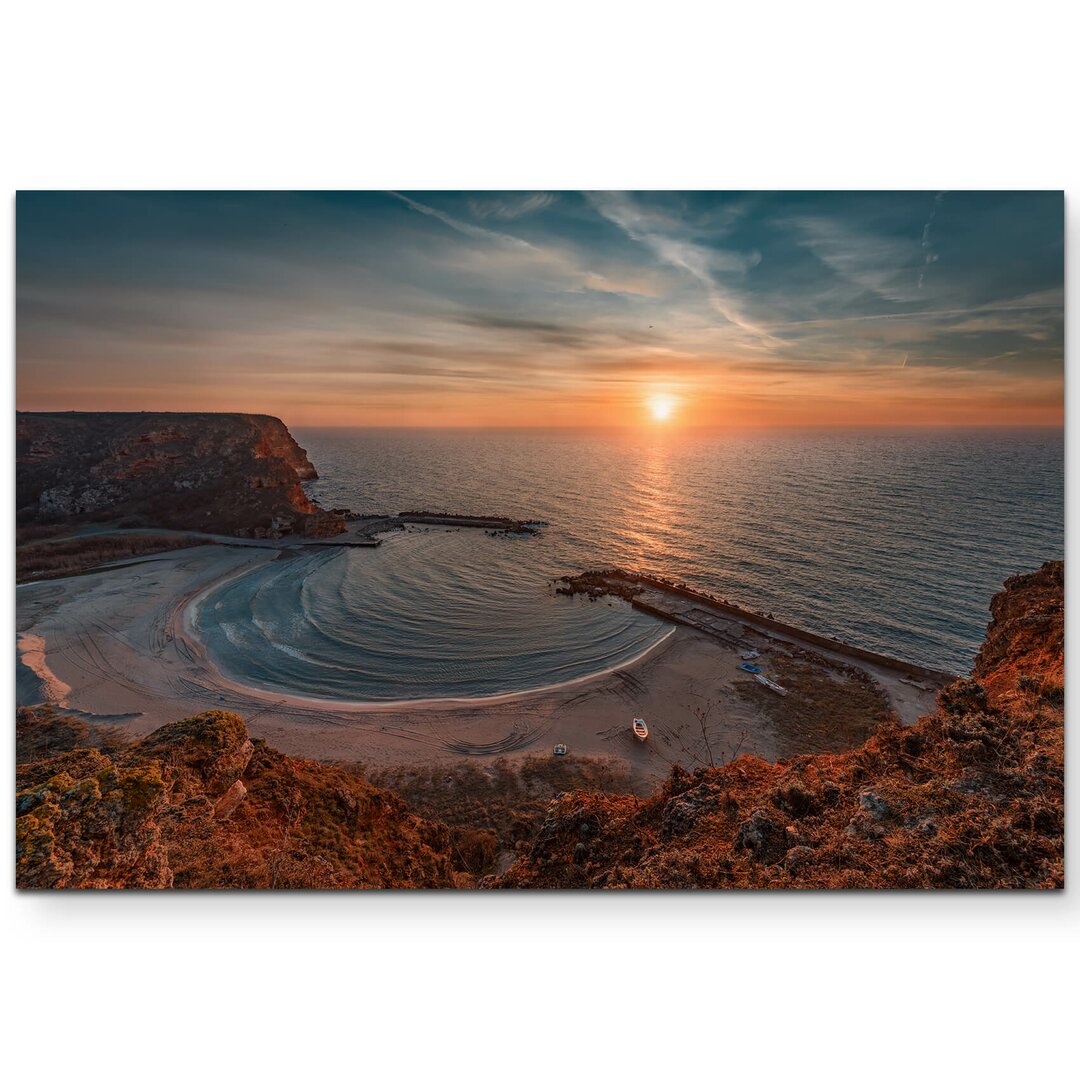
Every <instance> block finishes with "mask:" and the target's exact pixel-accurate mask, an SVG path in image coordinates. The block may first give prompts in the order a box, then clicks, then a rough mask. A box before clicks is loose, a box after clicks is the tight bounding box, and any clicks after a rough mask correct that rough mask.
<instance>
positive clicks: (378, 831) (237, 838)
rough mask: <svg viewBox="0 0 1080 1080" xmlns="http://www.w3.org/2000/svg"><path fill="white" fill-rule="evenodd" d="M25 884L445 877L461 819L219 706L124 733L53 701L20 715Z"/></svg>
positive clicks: (455, 881) (365, 884)
mask: <svg viewBox="0 0 1080 1080" xmlns="http://www.w3.org/2000/svg"><path fill="white" fill-rule="evenodd" d="M17 737H18V750H19V766H18V770H17V780H18V782H17V785H16V787H17V789H18V790H17V795H16V881H17V884H18V886H19V888H31V889H32V888H56V889H63V888H78V889H105V888H139V889H143V888H167V887H176V888H320V889H322V888H325V889H332V888H391V887H392V888H447V887H453V886H456V885H467V884H470V883H471V880H472V879H471V877H470V876H469V875H467V874H464V873H462V872H461V871H460V870H459V868H458V867H457V866H456V865H455V863H454V861H453V859H454V844H453V843H452V839H453V838H452V835H451V831H450V830H449V829H448V828H447V827H446V826H445V825H439V824H434V823H432V822H428V821H424V820H423V819H421V818H418V817H416V816H415V815H414V814H412V813H411V812H410V811H409V810H408V809H407V808H406V806H405V804H404V802H402V800H401V799H399V798H398V797H397V796H396V795H393V794H391V793H390V792H387V791H383V790H380V789H379V788H376V787H373V786H372V785H371V784H369V783H367V782H366V781H365V780H363V779H361V778H360V777H358V776H355V775H352V774H351V773H348V772H345V771H343V770H341V769H334V768H328V767H326V766H323V765H318V764H316V763H314V762H310V761H299V760H296V759H292V758H287V757H285V756H284V755H283V754H279V753H277V752H276V751H275V750H271V749H270V748H269V747H268V746H266V745H265V744H263V743H261V742H259V741H257V740H256V741H252V740H251V739H249V738H248V735H247V729H246V728H245V726H244V724H243V722H242V721H241V720H240V718H239V717H237V716H234V715H233V714H231V713H224V712H208V713H202V714H200V715H199V716H195V717H192V718H191V719H189V720H183V721H180V722H179V723H176V724H168V725H166V726H165V727H162V728H159V729H158V730H157V731H155V732H153V734H151V735H150V736H148V737H147V738H146V739H144V740H142V741H141V742H138V743H133V744H127V743H125V742H124V741H123V740H122V739H121V738H120V737H119V736H117V735H116V734H115V733H112V732H109V731H108V730H107V729H105V730H102V729H96V728H93V727H90V726H88V725H86V724H83V723H81V722H80V721H78V720H75V719H72V718H68V717H64V716H62V715H61V714H58V713H56V712H54V711H53V710H51V709H49V708H42V709H36V710H30V709H27V710H23V711H22V712H20V714H19V717H18V736H17Z"/></svg>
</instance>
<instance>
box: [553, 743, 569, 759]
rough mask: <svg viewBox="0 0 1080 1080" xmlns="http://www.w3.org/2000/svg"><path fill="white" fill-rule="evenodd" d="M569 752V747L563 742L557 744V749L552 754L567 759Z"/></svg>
mask: <svg viewBox="0 0 1080 1080" xmlns="http://www.w3.org/2000/svg"><path fill="white" fill-rule="evenodd" d="M568 752H569V750H568V747H567V745H566V743H561V742H557V743H556V744H555V749H554V750H552V753H553V754H554V755H555V756H556V757H565V756H566V754H567V753H568Z"/></svg>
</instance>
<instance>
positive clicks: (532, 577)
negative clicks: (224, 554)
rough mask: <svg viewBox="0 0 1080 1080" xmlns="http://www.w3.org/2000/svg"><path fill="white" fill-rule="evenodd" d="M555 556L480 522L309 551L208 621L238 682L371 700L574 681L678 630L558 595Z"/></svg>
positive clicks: (254, 576)
mask: <svg viewBox="0 0 1080 1080" xmlns="http://www.w3.org/2000/svg"><path fill="white" fill-rule="evenodd" d="M546 550H547V549H546V548H545V547H544V545H543V543H542V541H541V540H540V539H529V538H507V537H491V536H487V535H486V534H485V533H484V532H483V531H481V530H461V531H452V532H449V531H443V530H430V531H429V530H422V531H416V532H409V533H402V532H397V533H391V534H389V535H388V536H387V537H386V539H385V540H384V542H383V545H382V546H381V547H379V548H329V549H324V550H322V551H315V552H313V553H312V552H311V549H308V553H306V554H302V555H297V556H294V557H292V558H288V559H285V560H279V561H276V562H274V563H271V564H269V565H267V566H264V567H262V568H260V569H259V570H257V571H255V572H254V573H251V574H248V575H245V576H243V577H241V578H239V579H236V580H234V581H232V582H229V583H227V584H225V585H222V586H220V587H218V588H217V589H215V590H214V591H212V592H211V593H210V594H209V596H207V597H206V598H205V599H204V601H203V602H202V605H201V607H200V609H199V613H198V616H197V628H198V631H199V634H200V636H201V637H202V639H203V640H204V641H205V642H206V644H207V646H208V648H209V650H210V653H211V655H212V656H213V657H214V659H215V661H216V662H217V664H218V665H219V667H220V668H221V669H222V670H223V671H224V672H225V673H226V674H227V675H230V676H231V677H233V678H235V679H237V680H239V681H241V682H245V683H252V682H254V683H256V684H258V685H261V686H264V687H267V688H269V689H279V690H281V691H282V692H283V693H290V694H302V695H305V696H310V697H317V698H328V699H337V700H349V701H366V702H378V701H393V700H412V699H423V698H444V697H451V698H453V697H461V698H473V697H486V696H491V695H496V694H502V693H508V692H515V691H524V690H532V689H537V688H539V687H544V686H550V685H553V684H557V683H563V682H569V681H571V680H573V679H578V678H582V677H584V676H588V675H592V674H595V673H596V672H599V671H603V670H605V669H608V668H611V667H615V666H617V665H620V664H624V663H626V662H627V661H629V660H632V659H633V658H634V657H636V656H638V655H639V654H640V653H642V652H644V651H645V650H647V649H648V648H650V647H651V646H652V645H654V644H656V643H657V642H659V641H660V640H661V639H662V638H663V637H664V636H665V635H666V634H667V633H669V632H670V629H671V628H670V626H668V625H667V624H665V623H662V622H659V621H658V620H656V619H653V618H651V617H650V616H647V615H643V614H641V613H639V612H636V611H634V610H633V609H632V608H631V607H630V606H629V605H628V604H625V603H621V602H612V603H610V604H608V603H590V602H588V601H582V600H573V601H571V600H568V599H567V598H565V597H556V596H554V595H553V593H552V590H551V589H550V588H549V585H548V576H549V574H550V570H551V567H550V566H548V567H543V566H542V565H540V564H538V562H537V561H536V556H537V555H538V554H539V555H543V554H544V553H545V552H546ZM541 563H542V559H541ZM524 567H530V568H531V570H532V573H524V572H523V568H524Z"/></svg>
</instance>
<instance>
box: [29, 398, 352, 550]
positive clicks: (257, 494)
mask: <svg viewBox="0 0 1080 1080" xmlns="http://www.w3.org/2000/svg"><path fill="white" fill-rule="evenodd" d="M15 430H16V507H17V513H18V521H19V523H20V524H23V525H26V524H49V523H54V522H62V523H64V524H79V523H83V522H92V521H108V522H121V523H123V524H125V525H131V526H151V527H153V526H159V527H165V528H170V529H195V530H199V531H201V532H215V533H225V534H228V535H236V534H240V535H273V534H284V533H291V532H295V533H302V534H304V535H308V536H331V535H335V534H337V533H340V532H342V531H343V530H344V528H345V524H344V521H343V520H342V518H341V515H335V514H330V513H327V512H326V511H325V510H321V509H319V508H318V507H316V506H315V505H314V504H313V503H312V502H311V501H310V500H309V499H308V497H307V495H305V494H304V489H303V488H302V487H301V482H302V481H304V480H313V479H315V478H316V476H317V475H318V474H317V473H316V472H315V469H314V467H313V466H312V464H311V462H310V461H308V458H307V454H306V453H305V452H304V450H303V449H302V448H301V447H299V446H298V445H297V444H296V441H295V440H294V439H293V437H292V436H291V435H290V434H289V431H288V429H287V428H286V427H285V425H284V424H283V423H282V422H281V421H280V420H278V419H276V418H275V417H272V416H255V415H248V414H246V413H17V414H16V427H15Z"/></svg>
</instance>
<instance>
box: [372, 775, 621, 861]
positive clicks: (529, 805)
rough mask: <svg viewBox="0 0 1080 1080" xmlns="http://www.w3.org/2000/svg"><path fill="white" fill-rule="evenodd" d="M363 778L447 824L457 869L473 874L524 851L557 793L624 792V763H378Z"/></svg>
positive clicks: (420, 812)
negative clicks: (393, 765)
mask: <svg viewBox="0 0 1080 1080" xmlns="http://www.w3.org/2000/svg"><path fill="white" fill-rule="evenodd" d="M369 779H370V780H371V781H372V783H374V784H377V785H378V786H379V787H385V788H389V789H390V790H391V791H394V792H396V793H397V794H398V795H400V796H401V797H402V798H403V799H404V800H405V801H406V802H407V803H408V804H409V806H411V807H412V808H413V809H414V810H415V811H416V812H417V813H418V814H421V815H422V816H423V817H425V818H430V819H431V820H433V821H440V822H442V823H444V824H445V825H447V826H449V827H450V831H451V837H452V839H453V842H454V844H455V846H456V847H457V848H458V849H459V852H460V854H459V858H460V861H461V864H462V868H463V869H467V870H468V871H469V872H470V873H472V874H475V875H478V876H479V875H484V874H490V873H492V872H493V871H494V870H495V869H496V867H497V866H498V864H499V863H500V861H504V860H505V859H506V858H507V857H508V856H512V855H516V854H518V853H520V852H522V851H525V850H527V849H528V847H529V845H530V844H531V843H532V841H533V840H534V839H535V838H536V834H537V833H538V832H539V829H540V826H541V824H542V823H543V820H544V816H545V814H546V813H547V808H548V804H549V803H550V802H551V800H552V799H554V798H555V797H556V796H558V795H560V794H561V793H563V792H565V791H588V792H599V793H602V794H603V793H609V794H613V795H614V794H624V793H628V792H630V791H631V785H630V770H629V766H628V765H627V764H626V762H624V761H621V760H620V759H618V758H609V757H573V756H571V757H564V758H556V757H551V756H547V755H545V756H539V755H537V756H534V757H526V758H522V759H511V758H497V759H495V760H494V761H492V762H491V763H490V764H487V765H478V764H476V763H474V762H471V761H466V762H462V763H461V764H459V765H455V766H453V767H451V768H447V767H446V766H444V765H440V766H424V767H421V768H413V769H406V768H397V769H383V770H379V771H376V772H374V773H372V774H370V776H369Z"/></svg>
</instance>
